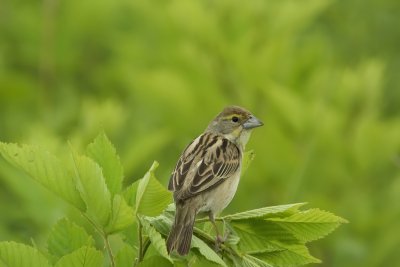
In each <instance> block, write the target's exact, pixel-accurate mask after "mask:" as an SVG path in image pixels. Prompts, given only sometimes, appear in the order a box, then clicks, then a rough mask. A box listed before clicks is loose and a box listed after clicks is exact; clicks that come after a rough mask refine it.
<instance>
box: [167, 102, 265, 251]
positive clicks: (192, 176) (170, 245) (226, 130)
mask: <svg viewBox="0 0 400 267" xmlns="http://www.w3.org/2000/svg"><path fill="white" fill-rule="evenodd" d="M262 125H263V123H262V122H261V121H260V120H259V119H257V118H256V117H255V116H254V115H253V114H251V113H250V112H249V111H247V110H245V109H244V108H241V107H237V106H229V107H226V108H225V109H224V110H223V111H222V112H221V113H220V114H218V115H217V117H215V119H214V120H213V121H211V123H210V124H209V125H208V127H207V129H206V130H205V131H204V133H202V134H201V135H200V136H199V137H197V138H196V139H194V140H193V141H192V142H191V143H190V144H189V145H188V146H187V147H186V149H185V150H184V151H183V153H182V155H181V157H180V158H179V160H178V163H177V164H176V167H175V169H174V171H173V172H172V175H171V178H170V181H169V185H168V189H169V190H171V191H173V193H174V202H175V206H176V213H175V221H174V223H173V225H172V228H171V231H170V233H169V236H168V239H167V250H168V253H171V252H172V251H174V250H176V251H177V252H178V253H179V254H180V255H186V254H188V253H189V250H190V243H191V240H192V234H193V226H194V222H195V218H196V215H197V214H198V213H200V212H202V213H203V212H206V213H208V215H209V218H210V221H211V222H212V224H213V225H214V227H215V230H216V233H217V242H218V241H221V240H222V238H221V236H219V234H218V229H217V227H216V225H215V220H214V216H215V215H216V214H218V213H219V212H221V211H222V210H223V209H224V208H225V207H226V206H227V205H228V204H229V202H231V200H232V198H233V196H234V195H235V192H236V189H237V186H238V183H239V179H240V169H241V163H242V156H243V152H244V147H245V145H246V143H247V141H248V140H249V137H250V133H251V130H252V129H253V128H256V127H259V126H262Z"/></svg>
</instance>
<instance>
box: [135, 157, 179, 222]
mask: <svg viewBox="0 0 400 267" xmlns="http://www.w3.org/2000/svg"><path fill="white" fill-rule="evenodd" d="M157 166H158V163H157V162H154V163H153V165H152V166H151V168H150V170H149V171H148V172H147V173H146V174H145V176H144V177H143V178H142V179H141V180H140V182H139V184H138V188H137V193H136V213H139V214H142V215H146V216H156V215H159V214H160V213H161V212H162V211H163V210H164V209H165V208H166V207H167V206H168V204H169V203H171V201H172V194H171V192H169V191H168V190H167V189H166V188H165V187H164V186H163V185H162V184H160V182H159V181H158V180H157V179H156V178H155V176H154V171H155V169H156V168H157Z"/></svg>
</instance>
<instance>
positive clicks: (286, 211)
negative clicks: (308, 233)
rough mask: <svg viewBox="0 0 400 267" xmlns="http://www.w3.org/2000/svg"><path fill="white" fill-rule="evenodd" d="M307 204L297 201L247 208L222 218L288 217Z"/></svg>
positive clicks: (230, 219) (231, 219) (232, 219)
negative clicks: (252, 208)
mask: <svg viewBox="0 0 400 267" xmlns="http://www.w3.org/2000/svg"><path fill="white" fill-rule="evenodd" d="M305 204H306V203H295V204H287V205H279V206H271V207H265V208H259V209H254V210H247V211H243V212H239V213H235V214H231V215H226V216H224V217H222V219H224V220H229V221H234V220H244V219H252V218H269V217H287V216H290V215H292V214H294V213H295V212H297V211H298V209H299V208H300V207H301V206H303V205H305Z"/></svg>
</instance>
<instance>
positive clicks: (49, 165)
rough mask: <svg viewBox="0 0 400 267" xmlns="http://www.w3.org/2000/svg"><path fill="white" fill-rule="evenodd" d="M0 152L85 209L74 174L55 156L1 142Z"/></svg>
mask: <svg viewBox="0 0 400 267" xmlns="http://www.w3.org/2000/svg"><path fill="white" fill-rule="evenodd" d="M0 153H1V154H2V156H3V157H4V158H5V159H6V160H7V161H8V162H9V163H11V164H13V165H14V166H16V167H18V168H21V169H22V170H24V171H25V172H26V173H27V174H29V175H30V176H31V177H32V178H33V179H35V180H36V181H37V182H39V183H40V184H42V185H43V186H44V187H46V188H47V189H49V190H50V191H52V192H54V193H55V194H57V195H58V196H60V197H61V198H62V199H64V200H65V201H67V202H69V203H71V204H72V205H73V206H75V207H76V208H78V209H79V210H82V211H83V210H85V208H86V207H85V203H84V202H83V200H82V198H81V196H80V194H79V192H78V190H77V188H76V182H75V180H74V176H73V175H72V174H71V173H69V172H68V170H67V169H65V168H64V166H63V164H62V163H61V162H60V161H59V160H58V159H57V158H56V157H55V156H53V155H52V154H50V153H49V152H47V151H45V150H42V149H39V148H37V147H34V146H29V145H22V146H18V145H17V144H6V143H1V142H0Z"/></svg>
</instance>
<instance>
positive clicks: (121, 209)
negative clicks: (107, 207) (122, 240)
mask: <svg viewBox="0 0 400 267" xmlns="http://www.w3.org/2000/svg"><path fill="white" fill-rule="evenodd" d="M134 221H135V215H134V210H133V208H132V207H130V206H128V204H127V203H126V201H125V199H124V198H123V197H122V196H121V195H118V194H117V195H115V196H114V199H113V207H112V212H111V219H110V221H109V223H108V225H107V227H106V232H107V233H108V234H111V233H114V232H118V231H121V230H123V229H125V228H127V227H128V226H130V225H131V224H133V223H134Z"/></svg>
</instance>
